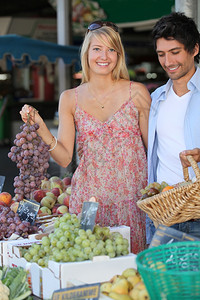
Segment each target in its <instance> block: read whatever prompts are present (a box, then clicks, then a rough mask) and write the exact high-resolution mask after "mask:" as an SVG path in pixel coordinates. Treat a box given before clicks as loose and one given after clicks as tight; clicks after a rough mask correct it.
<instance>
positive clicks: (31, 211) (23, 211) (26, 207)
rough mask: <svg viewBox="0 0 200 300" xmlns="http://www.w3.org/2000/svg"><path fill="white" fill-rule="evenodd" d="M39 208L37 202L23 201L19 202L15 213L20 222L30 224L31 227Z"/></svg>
mask: <svg viewBox="0 0 200 300" xmlns="http://www.w3.org/2000/svg"><path fill="white" fill-rule="evenodd" d="M39 208H40V203H38V202H37V201H34V200H27V199H23V200H21V201H20V202H19V206H18V209H17V213H18V215H19V217H20V220H22V221H27V222H30V224H31V225H33V224H34V223H35V219H36V216H37V213H38V210H39Z"/></svg>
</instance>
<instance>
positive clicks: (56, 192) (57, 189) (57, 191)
mask: <svg viewBox="0 0 200 300" xmlns="http://www.w3.org/2000/svg"><path fill="white" fill-rule="evenodd" d="M51 192H52V193H53V194H54V195H55V196H56V197H58V196H59V195H60V194H61V193H62V190H61V189H60V188H58V187H55V188H53V189H51Z"/></svg>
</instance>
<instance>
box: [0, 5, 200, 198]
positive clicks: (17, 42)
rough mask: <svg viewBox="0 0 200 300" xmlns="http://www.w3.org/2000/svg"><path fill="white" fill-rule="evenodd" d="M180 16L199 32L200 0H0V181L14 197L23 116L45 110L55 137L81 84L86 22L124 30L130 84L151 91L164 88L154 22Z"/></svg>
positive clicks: (57, 171)
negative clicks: (68, 95) (12, 154)
mask: <svg viewBox="0 0 200 300" xmlns="http://www.w3.org/2000/svg"><path fill="white" fill-rule="evenodd" d="M172 11H183V12H185V13H186V14H187V15H188V16H190V17H193V18H194V19H195V21H196V22H197V25H198V27H199V19H200V18H199V16H200V3H199V1H198V0H193V1H189V0H167V1H166V0H40V1H35V0H29V1H27V0H17V1H16V0H8V1H6V2H5V1H2V0H0V148H1V149H0V151H1V152H0V156H1V160H0V175H4V176H6V181H5V187H4V190H6V189H7V191H8V192H12V189H13V187H12V184H13V178H14V176H16V175H18V170H17V169H16V166H15V164H14V163H13V162H11V161H10V159H9V158H8V157H7V154H8V151H9V148H10V147H11V146H12V143H13V140H14V138H15V135H16V133H18V132H19V131H20V129H19V127H20V125H21V124H22V121H21V118H20V115H19V111H20V109H21V107H22V106H23V104H24V103H30V104H31V105H33V106H34V107H35V108H36V109H38V110H39V111H40V114H41V116H42V117H43V118H44V119H45V122H46V123H47V126H48V127H49V128H50V130H51V131H52V133H53V134H54V135H56V134H57V126H58V113H57V109H58V99H59V95H60V93H61V92H62V91H63V90H65V89H66V88H71V87H75V86H77V85H79V83H80V79H81V68H80V59H79V49H80V46H81V43H82V41H83V36H84V34H85V31H86V29H87V26H88V24H89V23H91V22H92V21H94V20H97V19H101V20H106V21H112V22H114V23H116V24H117V25H118V26H119V28H120V35H121V38H122V42H123V45H124V48H125V52H126V60H127V65H128V70H129V74H130V78H131V79H132V80H135V81H140V82H142V83H144V84H145V85H146V86H147V88H148V89H149V91H150V92H152V91H153V90H154V89H155V88H157V87H158V86H160V85H161V84H163V83H164V82H166V80H167V78H166V75H165V73H164V72H163V70H162V68H161V67H160V65H159V63H158V61H157V56H156V53H155V51H154V49H153V45H152V40H151V30H152V27H153V25H154V24H155V22H156V21H157V20H158V19H159V18H160V17H161V16H163V15H166V14H169V13H171V12H172ZM76 164H77V159H76V154H75V157H74V159H73V162H72V163H71V164H70V166H69V167H68V168H67V169H62V168H60V167H58V166H57V165H56V164H55V162H54V161H53V160H51V161H50V169H49V170H50V173H51V175H52V176H53V175H58V176H59V175H60V176H62V175H64V174H65V173H66V172H67V173H73V172H74V170H75V168H76Z"/></svg>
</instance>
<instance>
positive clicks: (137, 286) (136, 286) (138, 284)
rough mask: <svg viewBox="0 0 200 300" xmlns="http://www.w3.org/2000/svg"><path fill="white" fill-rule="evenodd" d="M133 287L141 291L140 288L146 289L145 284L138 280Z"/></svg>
mask: <svg viewBox="0 0 200 300" xmlns="http://www.w3.org/2000/svg"><path fill="white" fill-rule="evenodd" d="M134 289H137V290H139V291H142V290H146V286H145V284H144V282H143V281H140V282H138V283H137V284H136V285H135V286H134Z"/></svg>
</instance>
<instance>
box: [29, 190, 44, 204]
mask: <svg viewBox="0 0 200 300" xmlns="http://www.w3.org/2000/svg"><path fill="white" fill-rule="evenodd" d="M46 193H47V192H46V191H45V190H35V191H33V193H32V198H33V199H34V200H35V201H37V202H39V203H40V201H41V200H42V198H44V197H45V196H46Z"/></svg>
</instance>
